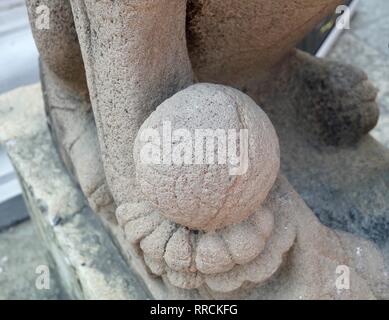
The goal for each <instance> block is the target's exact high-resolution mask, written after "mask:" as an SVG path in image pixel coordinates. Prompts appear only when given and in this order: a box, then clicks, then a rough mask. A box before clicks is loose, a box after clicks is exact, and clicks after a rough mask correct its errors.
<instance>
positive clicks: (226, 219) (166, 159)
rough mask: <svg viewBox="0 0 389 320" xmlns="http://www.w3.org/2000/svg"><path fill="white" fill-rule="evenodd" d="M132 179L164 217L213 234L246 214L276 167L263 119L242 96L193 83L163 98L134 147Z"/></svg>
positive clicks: (274, 143)
mask: <svg viewBox="0 0 389 320" xmlns="http://www.w3.org/2000/svg"><path fill="white" fill-rule="evenodd" d="M134 159H135V165H136V175H137V180H138V183H139V185H140V187H141V190H142V192H143V194H144V196H145V198H146V199H147V200H149V201H151V202H152V203H153V204H154V206H155V207H157V208H158V209H159V211H160V213H161V214H162V215H163V216H165V217H166V218H168V219H170V220H172V221H174V222H176V223H178V224H181V225H183V226H186V227H188V228H189V229H194V230H203V231H214V230H218V229H222V228H224V227H227V226H229V225H231V224H236V223H239V222H242V221H243V220H245V219H247V218H248V217H249V216H250V215H251V214H253V213H254V212H255V211H256V210H257V209H258V208H259V207H260V206H261V203H262V202H263V201H264V200H265V199H266V197H267V195H268V193H269V191H270V189H271V188H272V186H273V184H274V182H275V180H276V177H277V174H278V171H279V166H280V155H279V143H278V137H277V135H276V132H275V130H274V128H273V125H272V124H271V122H270V120H269V118H268V117H267V116H266V114H265V113H264V112H263V111H262V110H261V108H260V107H258V105H256V103H255V102H254V101H253V100H252V99H251V98H250V97H248V96H247V95H245V94H244V93H242V92H240V91H238V90H236V89H233V88H230V87H226V86H221V85H213V84H195V85H192V86H190V87H188V88H187V89H185V90H182V91H180V92H178V93H177V94H175V95H174V96H173V97H171V98H169V99H167V100H166V101H164V102H163V103H162V104H161V105H160V106H159V107H158V108H157V109H156V110H155V111H154V112H153V113H152V114H151V115H150V117H149V118H148V119H147V120H146V121H145V122H144V123H143V125H142V127H141V128H140V130H139V132H138V135H137V138H136V141H135V147H134Z"/></svg>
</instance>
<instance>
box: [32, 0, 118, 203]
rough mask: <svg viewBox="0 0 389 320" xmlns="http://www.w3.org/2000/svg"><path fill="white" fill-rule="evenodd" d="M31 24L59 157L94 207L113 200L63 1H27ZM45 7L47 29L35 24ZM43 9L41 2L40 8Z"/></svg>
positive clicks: (70, 19)
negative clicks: (47, 22)
mask: <svg viewBox="0 0 389 320" xmlns="http://www.w3.org/2000/svg"><path fill="white" fill-rule="evenodd" d="M27 5H28V11H29V15H30V20H31V27H32V30H33V34H34V38H35V41H36V44H37V46H38V49H39V52H40V57H41V65H40V66H41V78H42V86H43V93H44V98H45V106H46V112H47V115H48V118H49V123H50V126H51V129H52V134H53V137H54V139H55V140H56V143H57V146H58V148H59V150H60V153H61V156H62V158H63V160H64V162H65V164H66V166H67V167H68V168H69V169H70V171H71V172H72V173H73V175H74V176H75V177H76V179H77V180H78V182H79V183H80V186H81V188H82V190H83V192H84V193H85V195H86V196H87V198H88V200H89V203H90V205H91V206H92V207H93V209H95V210H97V211H98V210H99V209H101V208H102V207H105V206H107V205H109V204H110V203H111V202H112V201H111V200H110V199H111V197H110V195H109V191H108V190H107V188H106V183H105V177H104V172H103V167H102V163H101V160H100V151H99V146H98V140H97V134H96V126H95V123H94V118H93V113H92V110H91V106H90V102H89V93H88V88H87V84H86V78H85V71H84V65H83V61H82V56H81V51H80V47H79V44H78V39H77V34H76V31H75V27H74V22H73V15H72V11H71V7H70V3H69V2H68V1H66V0H28V1H27ZM42 5H44V6H46V8H48V10H49V11H48V13H49V25H48V28H42V29H41V28H39V24H36V21H38V20H37V19H39V15H41V14H42V11H41V10H39V6H42ZM41 8H42V7H41Z"/></svg>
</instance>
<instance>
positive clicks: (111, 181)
mask: <svg viewBox="0 0 389 320" xmlns="http://www.w3.org/2000/svg"><path fill="white" fill-rule="evenodd" d="M71 3H72V8H73V14H74V17H75V24H76V28H77V33H78V37H79V39H80V44H81V50H82V54H83V57H84V62H85V67H86V74H87V81H88V86H89V88H90V90H91V98H92V106H93V111H94V114H95V118H96V123H97V129H98V130H97V131H98V136H99V140H100V147H101V151H102V156H103V162H104V169H105V173H106V176H107V181H108V185H109V187H110V189H111V191H112V193H113V196H114V199H115V202H116V204H117V205H118V206H120V205H121V204H123V203H128V202H134V201H135V202H136V201H138V199H139V197H140V193H139V191H138V190H139V189H138V187H137V185H136V182H135V171H134V161H133V152H132V151H133V144H134V139H135V137H136V134H137V132H138V130H139V128H140V126H141V124H142V123H143V121H144V120H145V119H146V118H147V117H148V116H149V114H150V113H151V112H152V111H153V110H154V109H155V108H156V107H157V106H158V105H159V104H160V103H161V102H162V101H164V100H165V99H166V98H168V97H170V96H171V95H173V94H174V93H176V92H177V91H179V90H180V89H182V88H185V87H186V86H187V85H188V84H190V83H191V81H192V72H191V65H190V62H189V58H188V54H187V48H186V39H185V16H186V1H182V0H158V1H156V0H144V1H139V0H129V1H110V0H100V1H96V0H84V1H81V0H72V1H71Z"/></svg>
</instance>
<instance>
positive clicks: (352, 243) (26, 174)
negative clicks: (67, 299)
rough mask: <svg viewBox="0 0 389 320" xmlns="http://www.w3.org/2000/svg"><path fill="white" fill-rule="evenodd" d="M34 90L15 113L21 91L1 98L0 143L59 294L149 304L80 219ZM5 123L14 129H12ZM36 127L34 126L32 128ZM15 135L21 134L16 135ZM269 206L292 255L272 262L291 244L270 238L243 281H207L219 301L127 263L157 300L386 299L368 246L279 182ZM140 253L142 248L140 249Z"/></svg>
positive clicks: (84, 216)
mask: <svg viewBox="0 0 389 320" xmlns="http://www.w3.org/2000/svg"><path fill="white" fill-rule="evenodd" d="M39 89H40V88H39V86H35V87H30V88H27V90H26V92H27V93H29V94H30V95H31V99H29V100H24V103H23V104H21V105H17V104H16V102H17V101H18V100H17V99H18V97H19V96H21V95H24V90H25V89H20V90H17V91H16V92H12V93H10V94H8V95H7V97H6V98H5V99H4V98H1V101H8V103H10V102H11V104H12V105H13V106H14V110H13V111H10V110H9V111H8V112H4V113H2V115H1V120H4V121H6V123H8V124H9V126H8V128H9V132H10V135H9V136H10V137H12V139H13V140H12V141H13V143H10V141H9V140H8V139H7V137H8V133H7V130H3V129H2V130H1V132H0V134H1V138H2V141H8V144H7V148H8V150H9V153H10V156H11V159H12V161H13V163H14V164H15V167H16V169H17V171H18V173H19V176H20V178H21V181H22V184H23V186H24V191H25V195H26V198H27V202H28V203H29V207H30V210H31V212H32V217H33V221H34V223H35V224H36V225H37V226H38V228H39V229H40V232H41V234H42V235H43V236H44V238H45V239H46V241H47V243H48V244H49V249H50V251H51V253H52V254H53V256H54V260H55V261H56V262H57V266H58V272H59V274H60V275H61V276H62V277H63V280H65V281H64V284H65V287H66V288H67V289H68V291H69V293H70V295H71V296H72V297H76V298H92V299H113V298H118V299H130V298H146V297H148V295H147V294H146V293H145V291H144V288H143V286H142V285H140V284H139V283H138V280H140V279H136V277H135V276H134V274H133V273H132V272H131V271H130V269H128V266H127V265H126V264H125V263H124V261H123V260H122V258H121V257H120V254H119V252H118V250H117V249H116V248H115V246H114V245H113V244H112V242H111V240H110V237H109V236H108V233H107V231H105V230H104V228H102V227H101V225H100V222H99V221H98V220H97V219H96V216H95V215H93V214H91V213H87V212H85V211H87V210H86V206H85V199H84V198H83V196H82V194H81V192H80V191H79V190H78V189H77V188H76V187H75V185H74V183H73V182H72V181H71V179H70V177H69V175H68V174H67V173H66V172H65V170H64V168H63V166H62V165H61V163H60V161H59V159H58V156H57V155H56V152H55V148H54V147H53V145H52V142H51V139H50V138H49V133H48V130H47V127H46V125H45V120H44V119H45V116H44V112H43V106H42V101H41V102H40V103H35V104H34V103H33V104H31V105H30V104H29V105H28V106H29V111H31V114H26V113H25V112H23V111H24V110H25V108H26V107H25V106H26V104H25V101H35V102H38V101H39V99H41V98H40V97H41V95H40V93H39ZM34 96H36V97H34ZM1 108H2V105H1ZM1 110H4V109H1ZM16 114H17V115H16ZM10 119H15V120H17V121H15V122H13V121H12V120H10ZM31 119H35V120H31ZM34 121H35V122H37V123H35V124H34V123H32V122H34ZM12 123H13V124H14V125H16V126H18V125H20V124H23V125H24V127H23V128H25V129H26V130H25V132H26V133H27V135H26V134H25V133H23V131H24V130H21V127H18V129H19V130H15V128H13V125H12ZM30 126H31V128H29V127H30ZM39 127H40V130H39V129H38V128H39ZM33 129H34V130H33ZM34 131H35V132H34ZM17 132H19V133H18V134H15V133H17ZM29 133H32V134H31V135H29ZM268 203H269V205H270V206H272V207H271V209H270V210H271V211H272V212H277V213H278V214H279V215H280V217H284V218H286V219H291V221H292V222H293V225H294V226H295V227H294V228H295V229H294V230H296V238H294V237H292V238H291V239H295V240H294V241H295V243H294V245H293V247H292V250H291V251H290V254H288V256H287V257H281V256H279V257H278V258H277V255H274V253H275V252H276V251H277V247H278V248H282V247H285V246H286V247H288V246H290V242H289V241H290V240H287V239H288V238H283V237H279V236H276V237H275V238H274V239H285V240H281V242H280V241H270V242H269V245H270V247H268V248H267V249H265V251H264V252H268V253H266V254H263V255H260V256H259V260H258V262H255V263H253V264H249V265H248V267H247V270H245V272H244V273H241V276H240V277H243V278H240V277H238V278H237V277H236V274H235V273H234V270H232V271H231V272H232V274H231V275H228V274H227V279H228V280H229V281H223V282H220V281H218V280H217V279H215V281H213V280H212V278H209V280H207V281H209V285H210V286H211V287H212V286H216V285H217V286H218V290H221V291H225V293H223V295H222V296H220V295H219V294H217V293H215V292H212V291H210V287H208V286H203V287H201V288H199V292H197V291H196V290H180V289H177V288H174V287H173V286H171V285H169V278H170V279H171V276H172V275H162V278H164V279H165V282H162V281H161V280H159V279H158V278H152V277H150V275H148V273H147V272H146V270H145V269H144V265H143V262H142V261H140V260H139V258H137V257H138V255H137V253H136V252H132V253H131V256H132V257H133V258H132V259H131V260H130V261H129V262H130V264H131V266H132V267H133V268H134V270H136V271H137V272H138V273H139V274H140V275H141V277H142V279H143V280H144V281H145V284H146V286H147V287H148V289H149V290H150V292H151V294H152V296H153V297H155V298H181V299H185V298H188V299H194V298H199V297H200V294H201V296H202V297H209V298H218V297H224V298H226V297H227V298H233V297H235V298H242V297H245V296H247V295H248V296H249V298H252V299H258V298H261V299H272V298H275V299H278V298H287V299H314V298H323V299H329V298H331V299H348V298H354V299H356V298H377V297H384V295H385V292H387V287H386V285H387V282H386V281H387V279H385V275H384V273H383V264H382V258H381V257H380V255H379V253H378V251H377V250H376V249H375V248H374V246H372V245H371V244H370V243H368V242H365V241H361V240H358V239H355V238H353V237H351V236H350V235H344V234H339V235H338V236H336V235H335V233H334V232H333V231H331V230H329V229H327V228H326V227H324V226H323V225H321V224H320V223H319V222H318V220H317V219H316V218H315V217H314V215H313V214H312V212H311V211H310V209H309V208H308V207H307V206H306V205H305V203H304V202H303V201H302V200H301V199H300V198H299V196H298V195H297V194H296V193H295V192H294V191H293V189H292V188H291V187H290V185H288V183H287V182H286V180H285V179H283V178H279V179H278V181H277V183H276V185H275V187H274V188H273V190H272V192H271V194H270V196H269V199H268ZM99 217H101V218H102V222H103V223H104V224H105V225H106V226H108V227H109V230H110V232H111V233H112V234H114V239H115V240H116V241H117V242H118V243H120V246H121V248H122V249H123V250H124V251H125V252H126V253H128V251H130V250H132V251H133V249H132V248H131V246H129V245H128V242H127V241H125V239H123V238H122V233H120V232H118V229H117V225H116V226H115V223H114V222H113V221H112V217H111V219H107V218H105V216H104V215H100V216H99ZM275 221H276V222H275V223H276V224H277V221H280V220H278V219H277V218H276V220H275ZM168 230H169V229H168ZM275 230H276V231H275V235H277V233H280V234H284V235H286V234H288V230H289V231H291V230H292V229H289V227H287V229H282V228H281V229H277V227H276V228H275ZM277 230H278V231H277ZM291 234H292V235H293V233H291ZM292 241H293V240H292ZM288 242H289V244H288ZM153 243H154V242H153ZM146 246H147V244H146V243H145V244H144V247H146ZM153 252H155V251H154V249H153ZM281 252H282V251H281ZM268 254H269V255H268ZM155 257H156V258H158V256H155ZM283 258H286V259H285V260H284V259H283ZM262 259H265V260H262ZM274 259H275V260H274ZM280 259H281V260H280ZM271 261H274V262H275V263H276V265H279V264H280V262H284V264H282V266H283V267H282V268H281V270H280V271H279V272H278V273H277V274H275V275H274V269H273V268H272V267H271V266H272V265H273V264H272V263H271ZM340 264H344V265H347V266H349V267H350V271H351V290H345V291H341V292H339V291H338V290H337V289H336V287H335V285H334V281H335V280H336V277H337V274H336V268H337V266H338V265H340ZM269 276H275V277H274V278H273V279H272V280H271V281H270V282H267V283H265V284H264V285H262V286H259V287H256V288H253V287H252V286H247V287H245V288H244V289H240V290H239V291H237V292H234V291H233V292H230V293H227V292H228V291H230V290H231V289H232V290H233V289H234V288H236V284H234V283H239V281H242V279H246V280H249V281H254V282H261V281H260V279H267V278H268V277H269ZM174 277H175V279H177V280H179V278H176V277H177V275H175V276H174ZM231 280H234V281H232V282H231ZM235 280H238V282H236V281H235ZM186 281H187V280H186ZM192 281H196V279H193V280H192ZM377 283H378V285H377ZM220 285H222V287H220ZM239 286H240V285H239V284H238V287H239ZM377 288H378V289H377ZM215 289H216V287H215Z"/></svg>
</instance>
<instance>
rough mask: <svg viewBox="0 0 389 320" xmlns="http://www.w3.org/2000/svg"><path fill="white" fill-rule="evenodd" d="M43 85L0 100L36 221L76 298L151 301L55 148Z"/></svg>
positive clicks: (7, 138)
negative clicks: (43, 96)
mask: <svg viewBox="0 0 389 320" xmlns="http://www.w3.org/2000/svg"><path fill="white" fill-rule="evenodd" d="M43 110H44V108H43V100H42V96H41V94H40V86H39V85H33V86H29V87H25V88H20V89H17V90H14V91H12V92H10V93H8V94H6V95H3V96H1V97H0V122H1V123H2V127H1V129H0V142H1V143H3V144H5V146H6V150H7V152H8V154H9V156H10V159H11V161H12V163H13V165H14V167H15V170H16V172H17V174H18V177H19V180H20V182H21V184H22V188H23V193H24V197H25V200H26V203H27V206H28V208H29V212H30V215H31V218H32V220H33V222H34V224H35V226H36V228H37V230H38V233H39V234H40V236H41V237H42V238H43V239H44V241H45V243H46V245H47V246H48V249H49V251H50V253H51V255H52V257H53V259H54V261H55V263H56V268H57V270H58V273H59V275H60V277H61V281H62V282H63V286H64V288H65V290H66V291H67V293H68V294H69V296H70V297H71V298H74V299H147V298H149V297H150V296H149V293H148V291H147V289H146V288H145V287H144V285H143V283H141V282H140V281H139V280H138V278H137V276H136V275H135V274H134V273H133V272H132V271H131V270H130V268H128V266H127V264H126V262H125V260H124V258H123V257H122V256H121V254H120V252H119V250H118V249H117V247H116V246H115V245H114V243H113V241H112V239H111V237H110V236H109V235H108V233H107V232H106V230H105V229H104V227H103V226H102V224H101V222H100V221H99V219H98V217H97V216H96V215H94V214H93V213H92V212H91V210H90V209H89V208H88V207H87V205H86V202H85V199H84V197H83V196H82V193H81V192H80V191H79V189H78V188H77V186H76V185H75V184H74V182H73V181H71V179H70V177H69V175H68V174H66V172H65V169H64V167H63V165H62V162H61V160H60V159H59V157H58V155H57V153H56V150H55V148H54V146H53V144H52V141H51V137H50V134H49V131H48V128H47V125H46V121H45V116H44V111H43Z"/></svg>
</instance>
